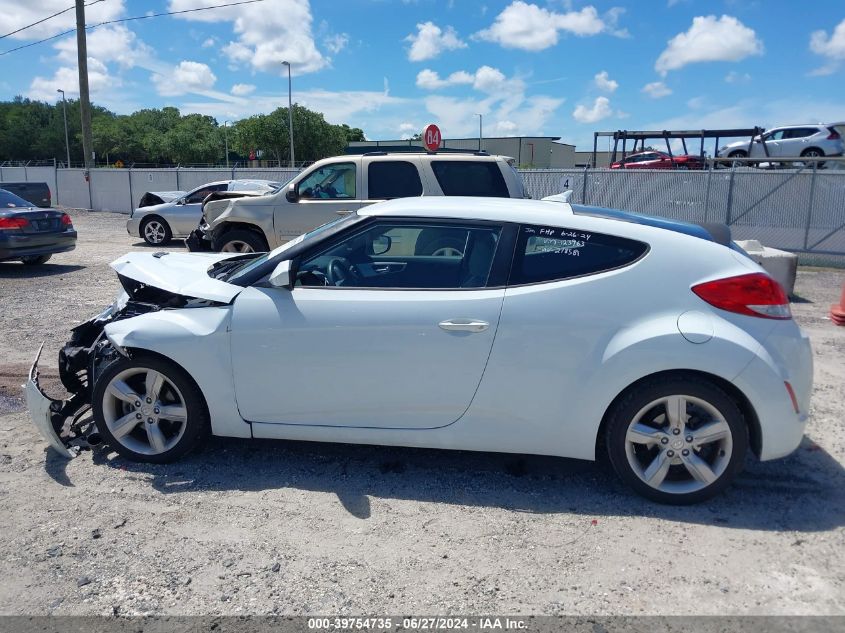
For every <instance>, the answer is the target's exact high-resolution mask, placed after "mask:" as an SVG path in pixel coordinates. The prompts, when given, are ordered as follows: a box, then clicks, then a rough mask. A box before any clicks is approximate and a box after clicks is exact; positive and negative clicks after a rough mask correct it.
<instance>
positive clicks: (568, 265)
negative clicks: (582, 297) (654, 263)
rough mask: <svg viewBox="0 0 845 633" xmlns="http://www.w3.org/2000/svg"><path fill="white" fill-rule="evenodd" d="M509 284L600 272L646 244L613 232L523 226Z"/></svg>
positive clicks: (633, 256) (622, 262)
mask: <svg viewBox="0 0 845 633" xmlns="http://www.w3.org/2000/svg"><path fill="white" fill-rule="evenodd" d="M516 248H517V256H516V258H515V260H514V265H513V269H512V270H511V278H510V285H519V284H530V283H537V282H542V281H555V280H559V279H568V278H570V277H579V276H581V275H588V274H594V273H600V272H603V271H606V270H613V269H614V268H620V267H621V266H626V265H627V264H630V263H632V262H634V261H636V260H637V259H639V258H640V257H641V256H642V255H643V254H644V253H645V252H646V251H647V250H648V246H647V245H646V244H644V243H643V242H637V241H635V240H629V239H626V238H622V237H615V236H613V235H604V234H601V233H590V232H585V231H577V230H574V229H565V228H560V227H551V226H534V225H524V226H522V227H521V229H520V234H519V240H518V242H517V246H516Z"/></svg>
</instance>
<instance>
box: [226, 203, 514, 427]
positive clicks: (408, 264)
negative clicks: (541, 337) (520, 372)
mask: <svg viewBox="0 0 845 633" xmlns="http://www.w3.org/2000/svg"><path fill="white" fill-rule="evenodd" d="M434 230H443V231H446V232H448V233H449V235H450V236H452V237H454V235H455V232H456V231H458V232H459V231H463V233H464V234H465V241H464V244H465V248H464V251H463V252H462V253H458V254H453V255H450V256H432V255H416V254H415V244H414V236H419V235H420V234H421V233H422V231H429V232H431V231H434ZM502 230H503V229H502V227H500V226H492V225H467V224H461V225H455V224H448V225H446V226H444V223H443V222H440V223H438V222H434V221H428V222H417V223H414V224H409V223H408V221H405V222H403V221H395V222H392V221H388V220H387V219H383V220H379V221H378V222H376V223H375V224H370V225H368V226H366V227H364V228H358V229H355V232H354V233H353V234H352V235H347V236H346V237H344V238H341V239H340V240H337V241H334V243H333V244H332V245H329V246H326V245H323V246H321V247H319V246H318V247H316V248H317V250H316V251H315V250H313V249H312V251H311V252H309V253H307V254H306V255H304V256H303V257H302V258H301V261H300V262H299V263H298V265H297V269H296V271H297V282H296V286H295V287H294V288H293V290H287V289H283V288H270V287H258V286H256V287H252V288H248V289H247V290H245V291H244V292H243V293H241V294H240V295H239V296H238V298H237V299H236V301H235V304H234V310H233V316H232V326H231V327H232V333H231V345H232V362H233V373H234V381H235V393H236V397H237V402H238V408H239V410H240V413H241V415H242V416H243V417H244V419H246V420H248V421H250V422H264V423H279V424H300V425H302V424H305V425H321V426H344V427H371V428H373V427H375V428H418V429H424V428H436V427H442V426H446V425H449V424H452V423H453V422H455V421H456V420H458V419H459V418H460V417H461V416H462V415H463V413H464V411H466V409H467V408H468V407H469V405H470V403H471V402H472V399H473V396H474V394H475V392H476V390H477V388H478V385H479V383H480V381H481V377H482V374H483V373H484V369H485V366H486V363H487V359H488V357H489V355H490V350H491V348H492V345H493V339H494V336H495V333H496V328H497V326H498V320H499V313H500V311H501V307H502V301H503V298H504V292H505V291H504V288H503V286H504V276H503V275H506V274H507V272H506V266H507V264H508V262H509V259H508V257H503V256H502V255H501V254H500V255H499V258H497V259H496V265H495V266H493V263H494V257H495V255H496V253H497V250H504V248H505V247H504V246H503V249H498V248H497V246H498V244H499V242H500V236H501V234H502ZM388 238H390V239H388ZM326 249H327V250H326ZM503 263H504V270H505V272H504V273H502V272H501V270H502V268H503V266H502V264H503ZM491 267H492V271H493V272H492V273H491ZM491 275H492V276H491ZM494 281H495V282H496V286H497V287H496V288H490V287H488V286H489V285H490V284H491V283H493V282H494ZM325 284H327V285H325Z"/></svg>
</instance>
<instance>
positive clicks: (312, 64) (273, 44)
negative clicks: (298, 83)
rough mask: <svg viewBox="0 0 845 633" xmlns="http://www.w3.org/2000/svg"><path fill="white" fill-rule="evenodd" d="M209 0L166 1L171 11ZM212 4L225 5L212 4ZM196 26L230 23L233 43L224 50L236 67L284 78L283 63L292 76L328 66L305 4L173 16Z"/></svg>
mask: <svg viewBox="0 0 845 633" xmlns="http://www.w3.org/2000/svg"><path fill="white" fill-rule="evenodd" d="M209 2H210V0H169V3H168V8H169V9H170V10H171V11H184V10H185V9H196V8H199V7H203V6H208V5H209ZM212 4H224V0H214V2H213V3H212ZM176 18H177V19H182V20H193V21H197V22H210V23H214V22H231V23H232V30H233V32H234V35H235V37H236V39H234V40H231V41H229V43H228V44H226V45H225V46H224V47H223V49H222V50H223V53H224V54H226V55H227V56H228V57H229V60H230V61H231V62H232V64H234V65H235V66H239V65H243V66H246V67H249V68H252V69H253V70H258V71H263V72H272V73H275V74H285V73H286V72H287V70H286V69H285V67H284V66H282V62H283V61H288V62H290V63H291V66H292V70H293V72H294V73H295V74H304V73H310V72H314V71H317V70H320V69H321V68H324V67H325V66H326V65H328V63H329V60H328V59H327V58H326V57H325V56H324V55H323V54H322V53H320V51H319V50H317V46H316V44H315V42H314V37H313V34H312V29H311V24H312V22H313V17H312V15H311V6H310V4H309V2H308V0H264V2H259V3H255V4H244V5H239V6H230V7H224V8H221V9H216V10H214V11H196V12H194V13H185V14H182V15H178V16H176Z"/></svg>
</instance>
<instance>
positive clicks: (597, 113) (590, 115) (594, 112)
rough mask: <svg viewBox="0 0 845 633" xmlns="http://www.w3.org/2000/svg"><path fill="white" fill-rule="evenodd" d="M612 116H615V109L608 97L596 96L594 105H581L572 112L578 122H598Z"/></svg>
mask: <svg viewBox="0 0 845 633" xmlns="http://www.w3.org/2000/svg"><path fill="white" fill-rule="evenodd" d="M611 116H613V109H612V108H611V107H610V99H608V98H607V97H596V100H595V101H594V102H593V106H592V107H587V106H585V105H579V106H577V107H576V108H575V110H574V111H573V112H572V117H573V118H574V119H575V120H576V121H578V123H596V122H597V121H601V120H602V119H607V118H608V117H611Z"/></svg>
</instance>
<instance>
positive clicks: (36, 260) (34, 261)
mask: <svg viewBox="0 0 845 633" xmlns="http://www.w3.org/2000/svg"><path fill="white" fill-rule="evenodd" d="M51 257H52V255H32V256H30V257H21V261H22V262H23V265H24V266H40V265H41V264H46V263H47V261H49V259H50V258H51Z"/></svg>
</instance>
